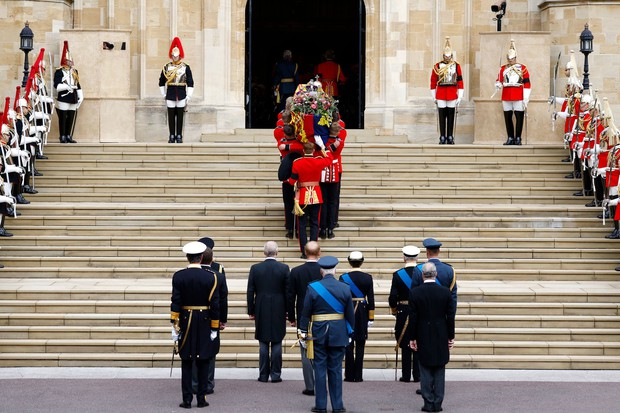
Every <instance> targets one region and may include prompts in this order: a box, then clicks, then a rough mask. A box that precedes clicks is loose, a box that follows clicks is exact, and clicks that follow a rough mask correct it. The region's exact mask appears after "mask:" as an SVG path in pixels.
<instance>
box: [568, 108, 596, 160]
mask: <svg viewBox="0 0 620 413" xmlns="http://www.w3.org/2000/svg"><path fill="white" fill-rule="evenodd" d="M591 119H592V116H591V115H590V112H587V111H584V112H581V114H580V115H579V120H578V121H577V125H576V127H575V130H574V131H573V136H572V138H571V141H570V148H571V150H575V149H576V148H575V145H576V144H577V143H581V142H583V140H584V138H585V136H586V129H588V126H589V125H590V120H591Z"/></svg>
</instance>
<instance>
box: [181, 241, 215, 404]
mask: <svg viewBox="0 0 620 413" xmlns="http://www.w3.org/2000/svg"><path fill="white" fill-rule="evenodd" d="M206 249H207V246H206V245H205V244H203V243H201V242H196V241H194V242H190V243H187V244H185V246H184V247H183V252H184V253H185V254H186V257H187V261H188V262H189V265H188V266H187V268H185V269H183V270H180V271H177V272H176V273H175V274H174V276H173V277H172V299H171V304H170V321H171V322H172V323H173V326H172V339H173V340H174V341H175V343H178V351H179V356H180V357H181V360H182V362H181V389H182V392H183V402H182V403H181V404H180V405H179V407H182V408H184V409H189V408H191V407H192V399H193V393H192V364H193V362H194V361H195V362H196V367H197V369H198V392H197V394H196V399H197V401H198V407H205V406H208V405H209V403H207V400H206V394H207V374H208V369H207V363H208V361H209V360H210V359H212V358H213V357H215V354H216V352H217V348H216V343H215V339H216V338H217V335H218V332H219V329H220V321H219V320H220V309H219V295H218V289H217V277H216V274H215V273H214V272H213V271H209V270H208V269H203V268H202V267H201V266H200V262H201V261H202V254H203V253H204V252H205V250H206Z"/></svg>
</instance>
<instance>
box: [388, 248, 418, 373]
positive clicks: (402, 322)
mask: <svg viewBox="0 0 620 413" xmlns="http://www.w3.org/2000/svg"><path fill="white" fill-rule="evenodd" d="M402 251H403V261H404V262H405V266H404V267H403V268H401V269H400V270H398V271H395V272H394V274H392V286H391V288H390V295H389V297H388V302H389V305H390V310H391V311H392V315H394V316H395V317H396V325H395V326H394V333H395V337H396V346H395V348H394V350H395V351H396V357H398V349H399V348H400V349H401V350H402V363H401V364H402V366H401V377H400V379H399V380H400V381H402V382H405V383H409V382H410V381H411V373H412V372H413V381H414V382H416V383H417V382H419V381H420V366H419V364H418V361H417V358H416V354H415V352H413V351H412V350H411V347H410V346H409V341H410V337H409V331H408V328H409V323H410V322H411V317H410V314H411V309H410V307H409V290H411V288H413V287H417V286H419V285H420V284H422V272H421V271H420V269H418V268H417V267H416V264H417V261H418V254H420V248H418V247H416V246H413V245H406V246H404V247H403V249H402Z"/></svg>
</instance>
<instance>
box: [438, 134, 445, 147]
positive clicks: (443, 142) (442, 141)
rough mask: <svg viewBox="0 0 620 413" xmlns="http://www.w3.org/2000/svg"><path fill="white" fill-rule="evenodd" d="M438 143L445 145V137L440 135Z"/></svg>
mask: <svg viewBox="0 0 620 413" xmlns="http://www.w3.org/2000/svg"><path fill="white" fill-rule="evenodd" d="M439 144H440V145H445V144H446V137H445V136H440V137H439Z"/></svg>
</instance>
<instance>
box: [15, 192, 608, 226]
mask: <svg viewBox="0 0 620 413" xmlns="http://www.w3.org/2000/svg"><path fill="white" fill-rule="evenodd" d="M455 200H457V199H456V198H455ZM282 208H283V207H282V202H276V201H275V197H274V202H272V203H246V204H239V203H225V202H219V203H206V204H203V203H199V202H196V203H175V206H174V208H171V209H170V211H169V212H170V213H171V214H174V217H175V218H176V217H177V216H191V217H192V219H200V218H202V217H204V216H205V215H206V216H207V217H205V218H204V219H210V220H211V221H212V220H213V219H214V218H216V217H218V218H216V219H218V221H217V222H218V223H220V221H219V217H221V218H222V219H226V220H228V221H231V222H232V221H235V220H237V219H239V218H240V217H242V216H246V217H248V216H249V217H251V218H252V219H254V220H258V219H260V218H262V217H277V218H281V217H282ZM597 209H598V208H597ZM597 209H594V208H586V207H584V206H583V205H582V204H573V205H558V204H527V203H522V204H512V205H511V204H499V205H490V204H486V203H476V204H458V203H457V202H455V203H454V204H441V203H436V202H433V203H431V202H429V203H417V202H416V203H395V204H391V205H388V206H386V204H381V203H379V204H375V203H369V202H367V203H359V204H356V203H346V202H343V203H341V204H340V214H339V217H343V219H346V218H347V217H349V218H350V219H351V220H354V219H353V217H356V219H359V218H362V219H372V220H373V221H376V220H386V221H387V220H389V219H393V218H395V217H399V218H400V219H403V218H405V219H409V220H415V219H420V218H422V217H426V220H427V221H428V220H429V217H432V218H433V221H432V222H431V223H434V219H436V218H438V217H440V218H439V219H440V220H441V219H442V218H443V219H444V220H445V219H446V218H448V219H449V218H453V219H458V220H463V218H466V217H475V218H476V219H479V220H488V221H491V222H494V223H495V224H496V226H497V224H499V223H501V222H502V221H503V218H505V219H507V220H513V219H515V218H520V217H524V216H526V217H528V219H527V220H528V221H529V220H531V218H538V219H540V218H546V220H547V221H553V219H561V218H590V220H591V222H592V223H597V222H598V221H597V219H596V218H595V216H596V214H597ZM19 210H20V211H21V212H22V213H23V214H24V215H28V216H32V215H39V216H52V215H61V216H67V215H86V216H97V217H105V216H125V217H127V216H130V215H131V216H161V214H162V210H161V204H159V203H146V202H143V203H129V202H122V203H115V202H75V203H69V204H67V205H66V206H59V205H58V203H56V202H36V203H31V204H29V205H20V206H19ZM598 211H600V209H598ZM599 213H600V212H599ZM208 216H210V218H209V217H208ZM479 217H480V218H479ZM166 218H167V219H169V220H172V219H173V217H170V216H166ZM220 225H223V224H221V223H220ZM371 226H376V225H371ZM556 226H559V225H556Z"/></svg>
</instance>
